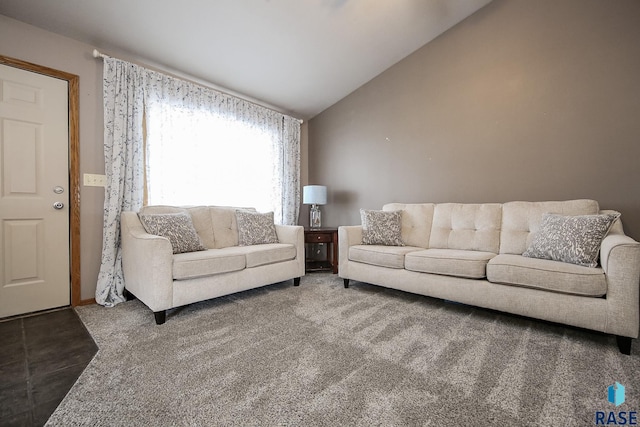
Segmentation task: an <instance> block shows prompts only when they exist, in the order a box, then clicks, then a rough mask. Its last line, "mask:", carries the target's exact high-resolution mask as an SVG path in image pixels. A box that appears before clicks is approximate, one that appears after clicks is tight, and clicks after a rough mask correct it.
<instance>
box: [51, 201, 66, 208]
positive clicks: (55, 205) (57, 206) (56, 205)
mask: <svg viewBox="0 0 640 427" xmlns="http://www.w3.org/2000/svg"><path fill="white" fill-rule="evenodd" d="M53 208H54V209H62V208H64V203H62V202H55V203H54V204H53Z"/></svg>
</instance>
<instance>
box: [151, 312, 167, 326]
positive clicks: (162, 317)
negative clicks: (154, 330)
mask: <svg viewBox="0 0 640 427" xmlns="http://www.w3.org/2000/svg"><path fill="white" fill-rule="evenodd" d="M153 315H154V317H155V318H156V325H162V324H163V323H164V322H166V320H167V310H162V311H154V312H153Z"/></svg>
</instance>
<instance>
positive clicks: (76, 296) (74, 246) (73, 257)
mask: <svg viewBox="0 0 640 427" xmlns="http://www.w3.org/2000/svg"><path fill="white" fill-rule="evenodd" d="M0 64H3V65H8V66H10V67H15V68H20V69H22V70H26V71H31V72H34V73H38V74H42V75H45V76H49V77H54V78H57V79H61V80H66V81H67V83H68V91H69V93H68V97H69V204H70V206H69V233H70V235H69V246H70V254H69V256H70V272H69V273H70V282H71V306H73V307H75V306H77V305H80V304H81V295H80V294H81V287H80V121H79V117H80V114H79V110H78V108H79V99H78V97H79V86H80V77H79V76H77V75H75V74H71V73H67V72H65V71H60V70H56V69H53V68H49V67H44V66H42V65H38V64H33V63H31V62H26V61H22V60H20V59H16V58H10V57H8V56H4V55H0Z"/></svg>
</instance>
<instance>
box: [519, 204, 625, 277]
mask: <svg viewBox="0 0 640 427" xmlns="http://www.w3.org/2000/svg"><path fill="white" fill-rule="evenodd" d="M618 217H620V214H619V213H616V214H605V215H577V216H564V215H556V214H548V213H547V214H544V215H543V216H542V222H541V223H540V230H538V232H537V233H536V235H535V236H534V238H533V241H532V242H531V245H530V246H529V247H528V248H527V250H526V251H525V252H524V253H523V254H522V256H526V257H530V258H540V259H550V260H554V261H562V262H568V263H571V264H577V265H582V266H585V267H597V266H598V254H599V252H600V244H601V243H602V239H604V237H605V236H606V235H607V233H608V232H609V229H611V226H612V225H613V223H614V221H615V220H616V219H618Z"/></svg>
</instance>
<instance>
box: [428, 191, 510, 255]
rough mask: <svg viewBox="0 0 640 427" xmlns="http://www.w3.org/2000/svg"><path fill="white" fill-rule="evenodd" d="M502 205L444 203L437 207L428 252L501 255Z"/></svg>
mask: <svg viewBox="0 0 640 427" xmlns="http://www.w3.org/2000/svg"><path fill="white" fill-rule="evenodd" d="M501 222H502V205H501V204H498V203H484V204H472V203H441V204H437V205H436V206H435V209H434V212H433V225H432V227H431V239H430V240H429V248H439V249H465V250H472V251H482V252H493V253H496V254H497V253H498V250H499V246H500V227H501Z"/></svg>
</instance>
